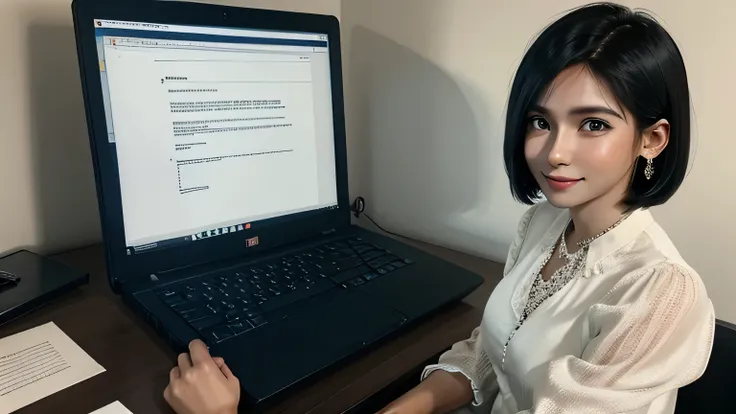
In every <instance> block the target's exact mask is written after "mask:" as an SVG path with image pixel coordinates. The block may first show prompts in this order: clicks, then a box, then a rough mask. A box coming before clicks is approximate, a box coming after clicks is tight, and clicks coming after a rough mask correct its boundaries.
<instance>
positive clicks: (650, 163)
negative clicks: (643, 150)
mask: <svg viewBox="0 0 736 414" xmlns="http://www.w3.org/2000/svg"><path fill="white" fill-rule="evenodd" d="M653 175H654V160H653V159H652V158H647V166H646V168H644V177H646V179H647V180H651V179H652V176H653Z"/></svg>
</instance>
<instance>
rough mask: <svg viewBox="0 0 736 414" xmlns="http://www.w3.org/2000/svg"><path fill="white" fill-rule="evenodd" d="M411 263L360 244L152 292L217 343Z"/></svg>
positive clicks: (339, 244) (323, 248)
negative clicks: (287, 309) (301, 303)
mask: <svg viewBox="0 0 736 414" xmlns="http://www.w3.org/2000/svg"><path fill="white" fill-rule="evenodd" d="M412 263H413V261H412V260H410V259H406V258H401V257H399V256H396V255H395V254H393V253H391V252H390V251H388V250H386V249H383V248H381V247H379V246H376V245H374V244H371V243H368V242H365V241H363V240H362V239H360V238H353V239H347V240H343V241H337V242H331V243H326V244H323V245H320V246H318V247H313V248H310V249H307V250H304V251H300V252H298V253H296V254H292V255H288V256H284V257H280V258H278V259H274V260H270V261H266V262H261V263H257V264H254V265H247V266H243V267H240V268H233V269H228V270H225V271H221V272H216V273H210V274H207V275H203V276H200V277H196V278H193V279H187V280H185V281H182V282H178V283H175V284H173V285H169V286H167V287H165V288H162V289H159V290H157V291H156V294H157V295H158V296H159V298H161V300H162V301H163V302H164V303H166V304H167V305H168V306H169V307H170V308H171V309H173V310H174V311H175V312H176V313H178V314H179V315H180V316H181V317H182V318H184V320H186V321H187V322H188V323H189V324H190V325H191V326H192V327H193V328H194V329H196V330H197V331H198V332H199V333H200V334H201V335H202V336H203V337H205V338H207V339H208V340H209V341H211V342H215V343H216V342H221V341H224V340H226V339H230V338H232V337H235V336H237V335H240V334H243V333H245V332H248V331H250V330H252V329H255V328H258V327H260V326H263V325H265V324H267V323H269V322H273V321H274V320H278V319H282V318H283V317H284V316H285V313H284V312H283V310H284V308H285V307H287V306H289V305H292V304H294V303H296V302H299V301H301V300H304V299H308V298H310V297H313V296H316V295H319V294H320V293H324V292H325V291H327V290H330V289H333V288H336V287H340V288H344V289H350V288H353V287H357V286H360V285H363V284H365V283H370V282H371V281H372V280H375V279H377V278H380V277H383V276H385V275H387V274H389V273H391V272H393V271H395V270H398V269H401V268H403V267H406V266H408V265H411V264H412Z"/></svg>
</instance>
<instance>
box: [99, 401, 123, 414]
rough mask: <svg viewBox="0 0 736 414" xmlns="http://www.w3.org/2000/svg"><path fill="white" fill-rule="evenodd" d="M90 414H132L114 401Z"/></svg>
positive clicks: (118, 402)
mask: <svg viewBox="0 0 736 414" xmlns="http://www.w3.org/2000/svg"><path fill="white" fill-rule="evenodd" d="M90 414H133V413H131V412H130V411H129V410H128V409H127V408H125V406H124V405H123V404H121V403H120V401H115V402H114V403H112V404H108V405H106V406H104V407H102V408H100V409H99V410H96V411H94V412H91V413H90Z"/></svg>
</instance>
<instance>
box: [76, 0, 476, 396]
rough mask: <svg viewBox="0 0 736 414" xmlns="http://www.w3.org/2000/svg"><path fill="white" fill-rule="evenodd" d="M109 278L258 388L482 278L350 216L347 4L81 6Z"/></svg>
mask: <svg viewBox="0 0 736 414" xmlns="http://www.w3.org/2000/svg"><path fill="white" fill-rule="evenodd" d="M72 8H73V13H74V23H75V29H76V37H77V44H78V54H79V64H80V68H81V75H82V85H83V90H84V100H85V104H86V105H85V106H86V112H87V123H88V127H89V135H90V143H91V148H92V158H93V160H94V170H95V177H96V183H97V193H98V198H99V207H100V216H101V219H102V228H103V232H104V241H105V251H106V256H107V266H108V274H109V277H110V283H111V285H112V288H113V289H114V290H115V292H117V293H118V294H120V295H121V296H122V298H123V299H124V300H125V302H126V303H127V304H128V305H129V306H130V307H131V308H133V309H135V310H136V311H139V312H140V313H141V315H143V316H144V317H145V318H146V320H147V321H148V322H149V323H150V324H151V325H152V326H154V327H155V328H156V329H157V330H158V332H159V333H160V334H161V335H162V336H163V337H164V338H166V339H167V340H168V341H169V342H170V344H171V345H172V346H173V347H174V348H175V349H177V350H180V349H184V348H185V347H186V345H187V344H188V342H189V341H191V340H192V339H195V338H201V339H203V340H204V341H205V342H206V343H207V344H208V346H209V347H210V348H211V350H212V353H213V354H216V355H220V356H222V357H224V358H225V360H226V361H227V363H228V365H229V366H230V367H231V368H232V370H233V372H234V373H235V374H236V375H237V376H238V377H239V378H240V379H241V384H242V386H243V390H244V392H245V394H246V395H247V397H248V398H249V399H250V402H261V401H262V400H265V399H271V398H272V397H273V396H275V395H277V394H279V393H280V392H282V391H284V390H287V389H289V388H290V387H291V386H293V385H295V384H297V383H301V382H302V381H303V380H305V379H307V378H308V377H313V376H314V374H316V373H318V372H321V371H323V370H325V369H327V368H328V367H331V366H335V365H336V363H338V362H340V361H345V359H346V358H347V357H349V356H352V355H355V354H356V353H358V352H360V351H362V350H364V349H366V348H367V347H369V346H370V345H372V344H375V343H376V342H377V341H380V340H382V339H385V338H387V337H389V336H391V335H392V334H395V333H396V332H397V331H399V330H401V329H402V328H404V327H406V326H407V325H409V324H410V323H412V322H414V321H416V320H418V319H419V318H422V317H423V316H426V315H427V314H429V313H430V312H432V311H434V310H437V309H438V308H440V307H442V306H444V305H447V304H450V303H452V302H454V301H458V300H460V299H461V298H463V297H464V296H466V295H467V294H468V293H470V292H471V291H473V290H474V289H475V288H476V287H477V286H479V285H480V284H481V282H482V279H481V278H480V277H479V276H477V275H475V274H472V273H470V272H468V271H466V270H464V269H461V268H459V267H457V266H454V265H452V264H450V263H448V262H445V261H443V260H440V259H438V258H436V257H433V256H431V255H429V254H426V253H423V252H421V251H419V250H416V249H414V248H411V247H409V246H407V245H405V244H403V243H400V242H397V241H395V240H393V239H390V238H388V237H384V236H381V235H377V234H375V233H372V232H368V231H365V230H362V229H360V228H358V227H356V226H353V225H351V208H350V202H349V196H348V176H347V165H346V163H347V161H346V144H345V119H344V109H343V86H342V65H341V57H340V30H339V24H338V21H337V19H336V18H335V17H332V16H321V15H313V14H301V13H289V12H277V11H266V10H253V9H240V8H231V7H222V6H215V5H205V4H196V3H180V2H164V1H131V0H118V1H113V0H107V1H98V0H90V1H85V0H76V1H74V2H73V6H72Z"/></svg>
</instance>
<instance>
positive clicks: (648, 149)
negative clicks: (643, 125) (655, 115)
mask: <svg viewBox="0 0 736 414" xmlns="http://www.w3.org/2000/svg"><path fill="white" fill-rule="evenodd" d="M669 142H670V123H669V122H667V120H666V119H660V120H659V121H657V122H655V123H654V125H652V126H650V127H649V128H647V129H646V130H644V133H643V134H642V146H641V149H640V153H639V155H641V156H642V157H644V158H646V159H653V158H657V156H658V155H659V154H661V153H662V151H664V149H665V147H667V144H668V143H669Z"/></svg>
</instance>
